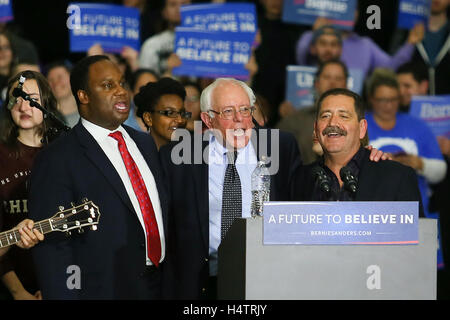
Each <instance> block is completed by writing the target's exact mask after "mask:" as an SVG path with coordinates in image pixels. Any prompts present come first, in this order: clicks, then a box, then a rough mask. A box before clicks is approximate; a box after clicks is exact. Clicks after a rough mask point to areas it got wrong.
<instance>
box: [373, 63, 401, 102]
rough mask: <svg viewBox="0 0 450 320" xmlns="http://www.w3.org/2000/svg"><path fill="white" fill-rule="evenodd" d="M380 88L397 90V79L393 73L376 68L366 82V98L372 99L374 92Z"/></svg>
mask: <svg viewBox="0 0 450 320" xmlns="http://www.w3.org/2000/svg"><path fill="white" fill-rule="evenodd" d="M381 86H386V87H389V88H393V89H396V90H399V85H398V81H397V77H396V74H395V72H394V71H392V70H390V69H385V68H376V69H375V70H374V71H373V72H372V75H371V76H370V78H369V79H368V80H367V96H368V97H373V95H374V94H375V91H376V90H377V89H378V88H379V87H381Z"/></svg>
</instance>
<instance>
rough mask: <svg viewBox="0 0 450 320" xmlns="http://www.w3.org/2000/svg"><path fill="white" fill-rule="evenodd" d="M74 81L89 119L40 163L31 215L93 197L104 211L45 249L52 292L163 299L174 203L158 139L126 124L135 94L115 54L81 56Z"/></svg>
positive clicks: (41, 272) (47, 295) (42, 263)
mask: <svg viewBox="0 0 450 320" xmlns="http://www.w3.org/2000/svg"><path fill="white" fill-rule="evenodd" d="M70 82H71V87H72V91H73V94H74V97H75V99H76V101H77V105H78V111H79V113H80V116H81V120H80V121H79V122H78V124H77V125H76V126H75V127H74V128H73V129H72V130H71V131H70V132H69V133H67V134H66V135H65V136H62V137H60V138H58V139H57V140H56V141H54V142H53V144H52V145H50V146H49V147H48V148H47V149H45V150H44V151H42V153H40V156H39V157H38V159H37V160H36V162H35V165H34V168H33V176H32V179H31V191H30V201H29V208H30V212H31V214H30V217H32V219H35V220H36V221H38V220H42V219H46V218H48V217H50V216H51V215H52V214H54V213H55V212H56V211H57V210H58V206H64V207H66V208H67V207H70V205H71V202H73V203H75V204H79V203H80V201H81V200H82V199H83V198H85V197H86V198H88V199H89V200H92V202H93V203H94V204H96V205H97V206H98V207H99V211H100V214H101V217H100V221H99V225H98V230H97V231H90V230H86V231H84V232H83V233H81V234H76V231H74V232H73V233H74V234H73V235H72V236H71V237H66V236H65V235H64V234H63V233H59V232H54V233H51V234H49V236H47V239H46V240H47V241H45V242H44V243H43V244H42V246H38V247H37V248H35V249H36V250H35V251H34V252H33V253H34V259H35V262H36V267H37V276H38V280H39V283H40V284H41V286H42V295H43V298H44V299H159V298H161V277H162V275H161V268H162V265H163V264H164V260H165V254H166V250H165V242H166V241H165V234H166V226H167V224H166V217H167V216H166V214H167V211H166V208H167V199H166V194H165V192H164V189H163V188H162V186H163V183H164V182H163V177H162V169H161V166H160V162H159V156H158V151H157V149H156V145H155V142H154V141H153V139H152V138H151V136H150V135H148V134H146V133H143V132H138V131H136V130H134V129H132V128H130V127H127V126H123V125H122V123H123V122H124V121H125V120H126V119H127V118H128V114H129V111H130V97H129V94H128V90H127V89H126V85H125V79H124V76H123V74H122V73H121V72H120V70H119V68H118V67H117V65H116V64H114V63H113V62H112V61H111V60H109V58H108V57H106V56H89V57H86V58H84V59H82V60H80V61H79V62H78V63H77V64H76V66H75V67H74V68H73V70H72V73H71V75H70Z"/></svg>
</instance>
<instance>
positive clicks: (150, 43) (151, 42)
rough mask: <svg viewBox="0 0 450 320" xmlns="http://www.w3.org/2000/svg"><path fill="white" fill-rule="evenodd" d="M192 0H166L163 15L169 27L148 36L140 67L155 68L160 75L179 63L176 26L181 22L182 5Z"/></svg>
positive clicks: (143, 46)
mask: <svg viewBox="0 0 450 320" xmlns="http://www.w3.org/2000/svg"><path fill="white" fill-rule="evenodd" d="M190 3H191V0H165V5H164V7H163V9H162V11H161V15H162V17H163V19H164V21H165V22H166V24H167V28H166V29H165V30H164V31H162V32H160V33H158V34H155V35H154V36H152V37H150V38H148V39H147V40H146V41H145V42H144V43H143V44H142V47H141V52H140V55H139V68H148V69H152V70H155V71H156V72H157V73H158V75H159V76H163V75H165V74H166V72H167V75H170V73H171V71H172V68H173V67H175V66H178V65H179V59H178V58H177V57H176V56H175V55H174V45H175V44H174V41H175V27H176V26H178V25H179V24H180V23H181V15H180V6H182V5H187V4H190Z"/></svg>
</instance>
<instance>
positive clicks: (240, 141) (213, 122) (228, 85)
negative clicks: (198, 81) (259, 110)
mask: <svg viewBox="0 0 450 320" xmlns="http://www.w3.org/2000/svg"><path fill="white" fill-rule="evenodd" d="M244 106H247V107H251V106H250V99H249V97H248V94H247V92H246V91H245V90H244V88H242V87H241V86H239V85H238V84H235V83H233V82H230V81H223V82H221V83H219V84H218V85H217V87H215V88H214V89H213V92H212V93H211V106H210V108H211V110H214V111H216V112H222V111H223V110H225V109H227V108H233V109H234V111H235V112H234V115H233V117H232V118H231V119H224V118H223V117H222V115H219V114H217V113H214V114H208V112H202V113H201V114H200V116H201V118H202V120H203V122H204V123H205V124H206V126H207V127H208V128H209V129H215V130H217V131H216V133H217V134H219V133H220V137H219V138H220V139H221V141H222V143H223V144H224V146H226V147H228V148H235V149H240V148H243V147H245V146H246V145H247V144H248V142H249V140H250V136H251V132H252V128H253V121H252V116H251V115H250V116H249V117H243V116H242V115H241V114H240V113H239V112H237V111H238V110H239V108H240V107H244ZM212 115H213V117H211V116H212ZM224 137H225V138H224Z"/></svg>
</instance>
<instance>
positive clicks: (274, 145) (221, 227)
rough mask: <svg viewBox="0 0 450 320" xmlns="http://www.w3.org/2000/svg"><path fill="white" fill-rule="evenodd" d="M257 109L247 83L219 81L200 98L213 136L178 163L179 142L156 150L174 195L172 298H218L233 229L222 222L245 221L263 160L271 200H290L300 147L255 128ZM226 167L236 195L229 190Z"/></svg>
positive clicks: (284, 137) (287, 136) (273, 132)
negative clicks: (223, 250)
mask: <svg viewBox="0 0 450 320" xmlns="http://www.w3.org/2000/svg"><path fill="white" fill-rule="evenodd" d="M254 104H255V95H254V94H253V91H252V90H251V89H250V88H249V87H248V86H247V85H246V84H245V83H244V82H242V81H238V80H235V79H231V78H219V79H217V80H215V81H214V82H213V83H212V84H211V85H209V86H208V87H207V88H205V89H204V90H203V92H202V94H201V97H200V108H201V119H202V121H203V123H204V124H205V125H206V126H207V127H208V129H209V133H210V134H209V135H206V136H204V137H203V139H202V140H203V145H202V148H199V150H196V149H195V143H194V146H193V150H184V155H185V153H186V152H187V151H189V152H191V153H190V155H189V156H188V157H187V159H185V158H184V157H183V161H182V162H181V163H180V162H179V161H176V160H177V159H175V157H176V156H178V153H177V152H175V151H176V150H177V149H176V147H178V146H177V145H176V144H169V145H166V146H163V147H161V149H160V155H161V159H162V161H161V162H162V164H163V166H164V169H165V173H166V180H167V182H168V185H169V189H170V190H169V193H170V198H171V202H170V208H169V216H170V219H171V220H170V222H169V223H170V227H171V228H170V230H172V231H171V235H172V237H171V238H170V239H169V242H170V244H169V248H170V249H173V250H174V252H175V257H176V259H177V261H176V264H170V265H171V266H172V267H173V275H174V283H175V288H174V289H175V298H179V299H202V298H206V299H215V298H216V297H217V292H216V281H217V271H218V270H217V267H218V252H217V251H218V247H219V245H220V243H221V241H222V239H223V238H224V237H225V236H226V232H227V231H228V228H229V226H230V225H231V223H230V224H229V225H227V224H226V223H224V221H226V219H227V217H228V214H229V213H230V212H231V211H232V212H234V213H235V214H237V217H250V215H251V214H250V205H251V199H252V197H251V175H252V172H253V170H254V169H255V167H256V164H257V161H258V160H261V159H262V156H264V155H265V156H268V158H269V160H270V164H269V171H271V173H272V175H271V181H270V200H280V201H282V200H285V201H289V200H293V191H294V190H293V186H294V184H293V183H294V177H295V176H296V172H297V171H298V170H299V168H300V166H301V158H300V153H299V150H298V147H297V143H296V141H295V139H294V137H293V136H292V135H290V134H287V133H284V132H281V131H278V130H270V129H263V128H260V127H255V122H254V121H253V118H252V114H253V111H254ZM194 139H195V138H194ZM183 142H184V141H183ZM172 151H174V152H172ZM198 158H200V161H197V160H196V159H198ZM229 170H232V173H231V181H233V188H232V193H233V194H234V195H235V196H236V197H233V198H230V196H229V193H227V190H229V188H230V186H229V184H228V183H227V181H229V180H227V176H228V173H229V172H230V171H229ZM234 217H236V216H234ZM230 222H232V219H231V221H230Z"/></svg>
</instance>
